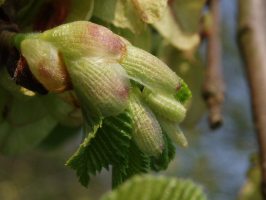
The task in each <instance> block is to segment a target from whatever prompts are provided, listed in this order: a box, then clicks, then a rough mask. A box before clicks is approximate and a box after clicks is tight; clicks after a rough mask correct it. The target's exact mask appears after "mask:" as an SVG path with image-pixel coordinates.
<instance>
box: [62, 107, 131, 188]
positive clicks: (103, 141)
mask: <svg viewBox="0 0 266 200" xmlns="http://www.w3.org/2000/svg"><path fill="white" fill-rule="evenodd" d="M131 131H132V128H131V118H130V116H129V115H128V113H127V112H124V113H122V114H120V115H118V116H117V117H108V118H105V119H104V121H103V125H102V127H101V128H99V129H98V131H97V133H95V136H94V137H90V135H88V137H87V138H86V139H85V140H84V142H83V143H82V144H81V145H80V147H79V149H78V150H77V151H76V153H75V154H74V155H73V156H72V157H71V158H70V159H69V160H68V161H67V163H66V165H67V166H69V167H71V168H72V169H74V170H76V173H77V176H78V177H79V181H80V182H81V184H82V185H84V186H87V185H88V183H89V179H90V176H91V175H95V174H96V173H97V172H99V171H101V169H102V168H106V169H108V167H109V165H119V164H120V163H125V160H126V159H127V152H128V148H129V145H130V140H131Z"/></svg>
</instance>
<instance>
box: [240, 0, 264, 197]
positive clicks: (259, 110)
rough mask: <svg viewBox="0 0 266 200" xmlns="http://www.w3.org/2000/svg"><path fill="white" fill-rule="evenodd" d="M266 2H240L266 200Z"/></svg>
mask: <svg viewBox="0 0 266 200" xmlns="http://www.w3.org/2000/svg"><path fill="white" fill-rule="evenodd" d="M264 1H265V0H239V30H238V42H239V47H240V50H241V53H242V56H243V60H244V61H245V64H246V72H247V77H248V82H249V86H250V94H251V97H252V98H251V100H252V110H253V121H254V124H255V128H256V133H257V139H258V143H259V153H260V166H261V172H262V173H261V174H262V177H261V178H262V179H261V189H262V195H263V199H266V104H265V97H266V96H265V95H266V26H265V25H266V24H265V18H266V12H265V9H266V4H265V2H264Z"/></svg>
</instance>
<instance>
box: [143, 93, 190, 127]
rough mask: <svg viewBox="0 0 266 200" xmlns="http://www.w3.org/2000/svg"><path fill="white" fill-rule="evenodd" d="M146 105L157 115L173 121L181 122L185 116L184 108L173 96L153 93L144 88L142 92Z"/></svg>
mask: <svg viewBox="0 0 266 200" xmlns="http://www.w3.org/2000/svg"><path fill="white" fill-rule="evenodd" d="M142 94H143V96H144V99H145V101H146V103H147V104H148V106H149V107H150V108H151V109H152V110H153V112H155V113H156V114H157V115H159V116H161V117H164V118H166V119H168V120H169V121H173V122H177V123H179V122H181V121H183V120H184V118H185V116H186V108H185V107H184V106H183V105H182V104H181V103H180V102H179V101H178V100H176V99H175V98H174V97H173V96H170V95H167V94H160V93H154V92H151V91H150V90H148V89H147V88H144V90H143V92H142Z"/></svg>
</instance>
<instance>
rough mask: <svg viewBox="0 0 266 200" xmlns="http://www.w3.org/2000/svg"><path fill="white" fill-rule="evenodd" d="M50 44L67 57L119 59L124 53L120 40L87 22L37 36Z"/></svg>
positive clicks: (70, 24)
mask: <svg viewBox="0 0 266 200" xmlns="http://www.w3.org/2000/svg"><path fill="white" fill-rule="evenodd" d="M39 37H41V38H42V39H45V40H47V41H49V42H52V43H53V44H54V45H55V46H56V47H58V48H59V50H60V51H61V52H63V53H64V54H65V55H67V56H68V57H75V58H77V57H82V56H85V57H94V56H97V57H105V58H106V57H109V58H111V59H117V60H119V59H121V57H122V56H123V54H124V52H125V51H126V45H125V44H124V42H123V41H122V39H121V38H120V37H119V36H118V35H116V34H114V33H113V32H112V31H110V30H109V29H107V28H105V27H103V26H100V25H97V24H94V23H91V22H87V21H76V22H72V23H68V24H63V25H61V26H58V27H55V28H53V29H50V30H47V31H45V32H43V33H42V34H40V35H39Z"/></svg>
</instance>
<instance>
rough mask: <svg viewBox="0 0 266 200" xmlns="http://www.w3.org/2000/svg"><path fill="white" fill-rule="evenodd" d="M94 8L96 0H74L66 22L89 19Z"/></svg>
mask: <svg viewBox="0 0 266 200" xmlns="http://www.w3.org/2000/svg"><path fill="white" fill-rule="evenodd" d="M96 1H97V0H96ZM93 8H94V0H72V1H71V5H70V11H69V14H68V16H67V19H66V22H73V21H78V20H89V19H90V18H91V16H92V13H93Z"/></svg>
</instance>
